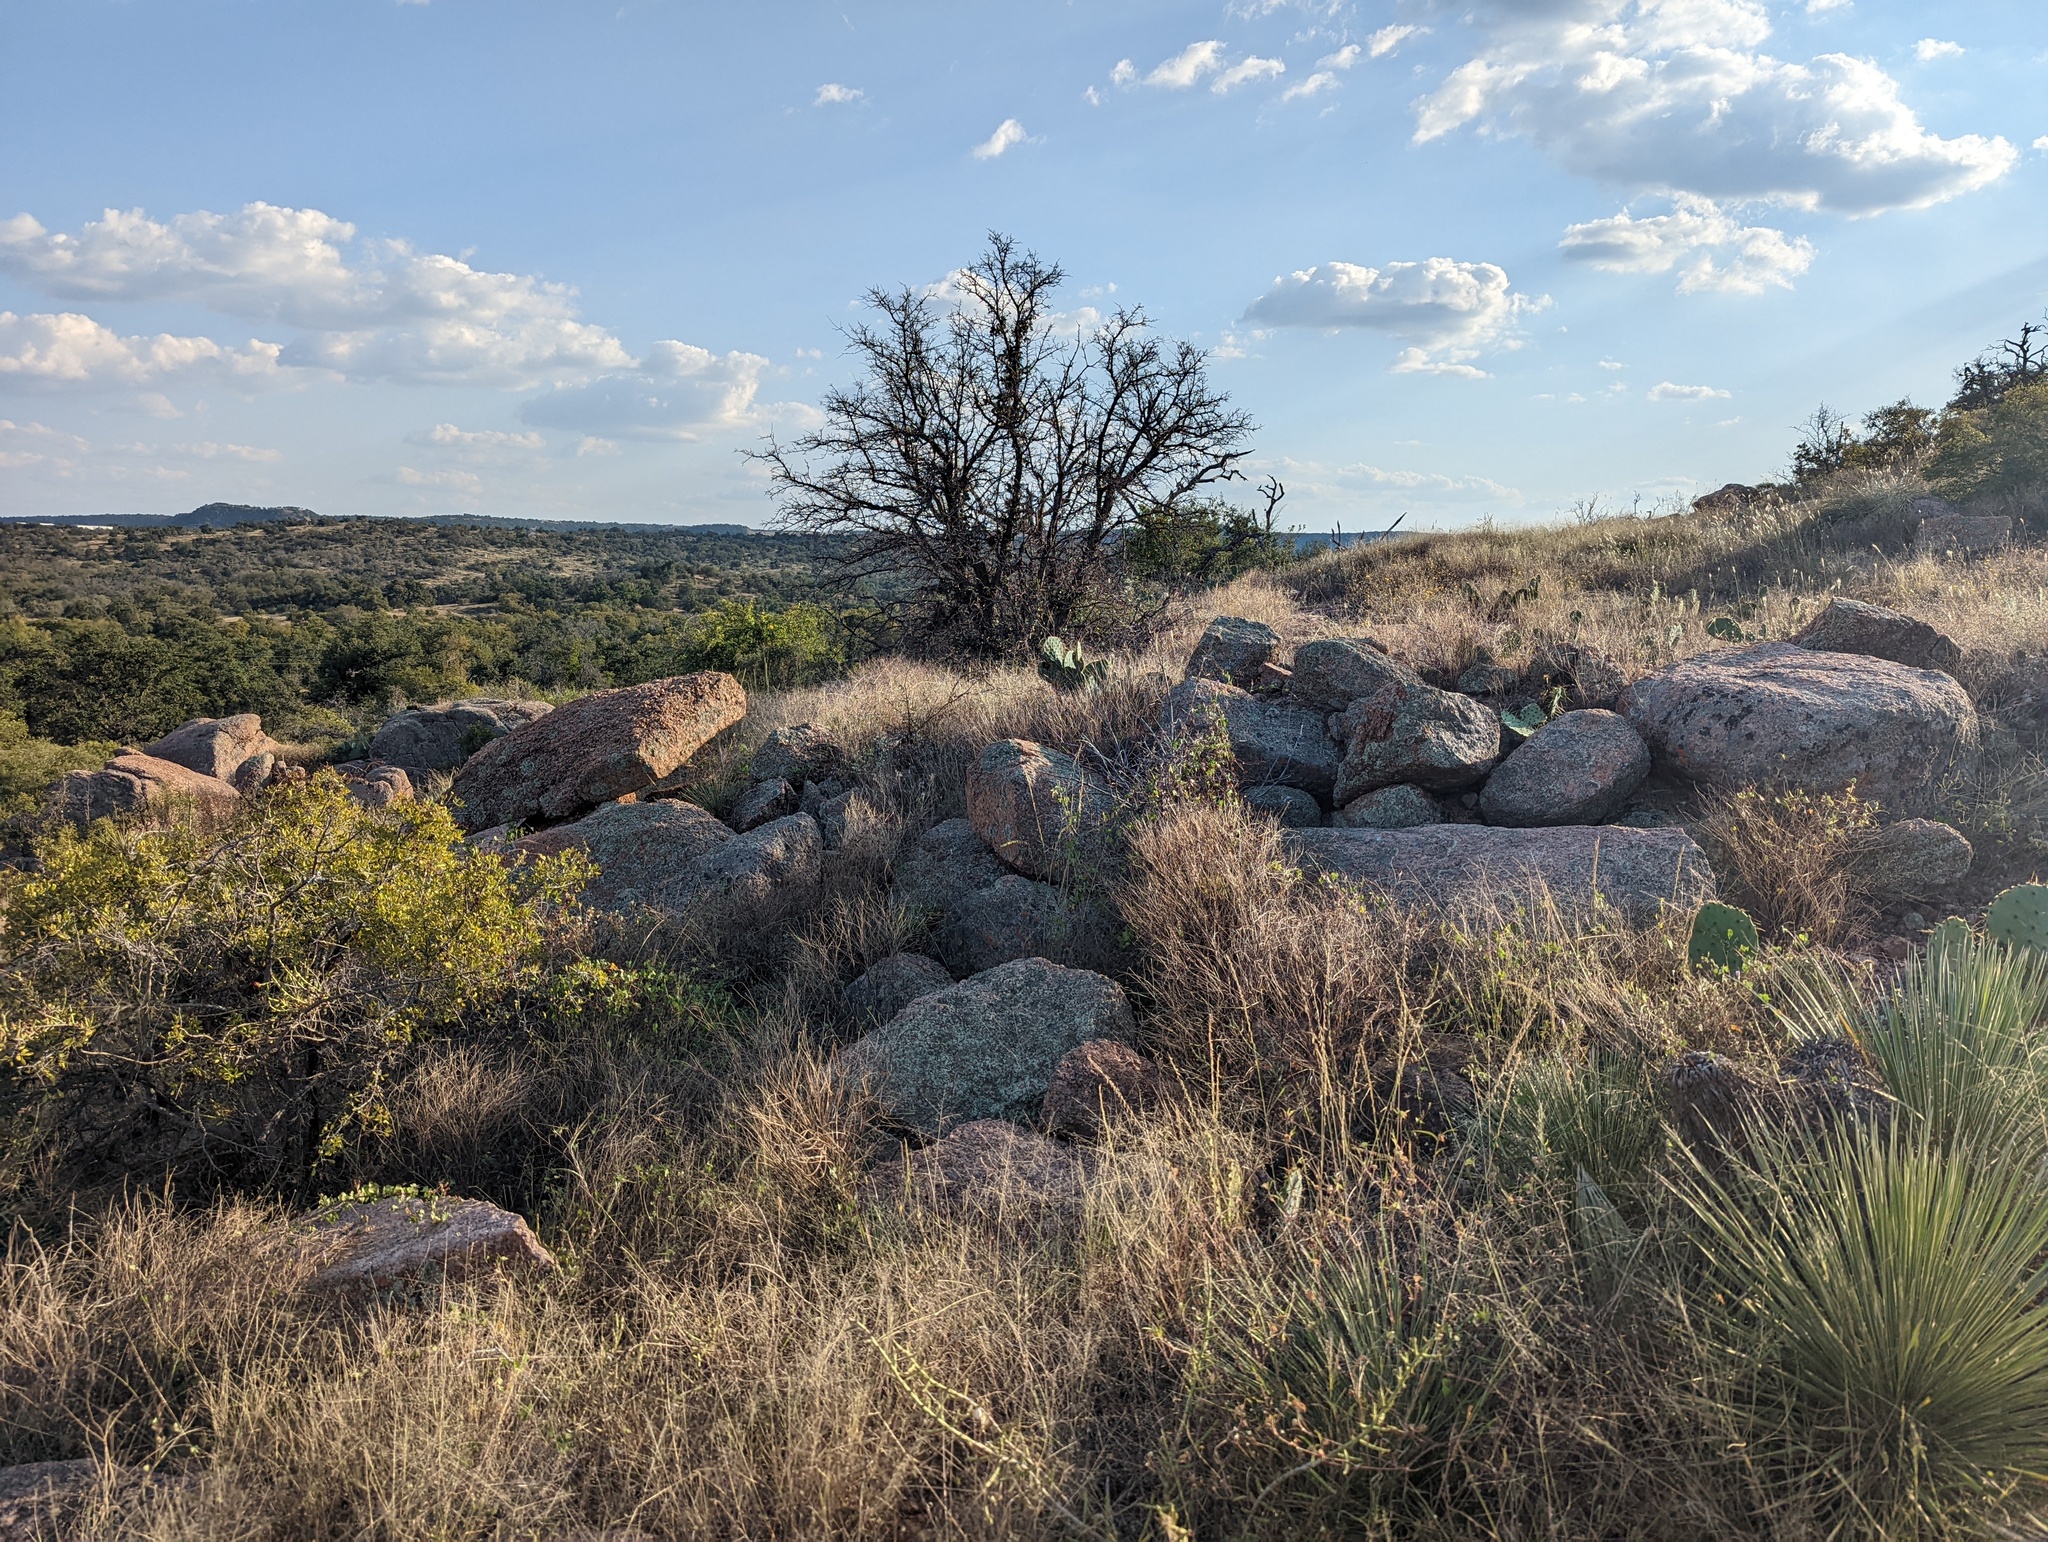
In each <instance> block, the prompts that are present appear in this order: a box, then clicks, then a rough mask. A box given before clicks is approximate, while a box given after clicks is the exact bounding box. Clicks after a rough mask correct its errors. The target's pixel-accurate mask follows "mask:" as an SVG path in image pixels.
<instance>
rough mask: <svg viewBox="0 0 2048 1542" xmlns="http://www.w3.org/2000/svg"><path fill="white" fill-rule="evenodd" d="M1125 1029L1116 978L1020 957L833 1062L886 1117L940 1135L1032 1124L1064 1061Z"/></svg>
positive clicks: (904, 1014) (918, 1007) (906, 1013)
mask: <svg viewBox="0 0 2048 1542" xmlns="http://www.w3.org/2000/svg"><path fill="white" fill-rule="evenodd" d="M1131 1032H1132V1022H1131V1008H1130V1003H1129V1002H1127V1001H1126V1000H1125V999H1124V993H1123V988H1122V987H1121V986H1119V985H1117V984H1116V983H1115V982H1114V981H1113V980H1107V979H1104V978H1103V977H1102V976H1101V975H1099V974H1090V973H1089V972H1088V971H1086V970H1083V969H1064V968H1062V967H1060V966H1059V965H1057V964H1050V963H1047V962H1046V961H1045V960H1043V959H1036V958H1029V959H1019V960H1018V961H1017V962H1015V963H1010V964H1003V965H1000V966H999V967H997V968H994V969H991V970H988V971H987V972H986V973H984V974H978V975H975V976H973V977H972V978H971V979H967V980H963V981H961V982H960V983H959V984H958V985H954V986H951V987H949V988H948V989H946V990H942V991H936V992H934V993H933V994H931V995H929V996H922V997H919V998H918V999H917V1000H915V1001H913V1002H911V1003H910V1005H909V1006H907V1007H905V1008H904V1009H903V1010H902V1011H901V1012H899V1013H897V1014H896V1016H895V1017H894V1018H892V1019H891V1020H890V1021H889V1022H888V1023H886V1024H884V1025H883V1026H882V1027H880V1028H877V1029H876V1030H875V1031H874V1032H872V1033H870V1034H868V1035H866V1036H865V1037H864V1038H862V1039H860V1040H859V1041H858V1042H857V1043H854V1044H851V1045H849V1046H848V1047H847V1048H845V1049H842V1050H841V1051H840V1052H839V1053H838V1055H836V1056H835V1057H834V1061H833V1063H834V1065H835V1067H836V1068H837V1070H838V1073H839V1074H840V1075H841V1076H843V1077H845V1078H847V1079H848V1080H850V1081H864V1082H865V1083H866V1084H867V1085H868V1087H869V1089H870V1090H871V1091H872V1092H873V1093H874V1095H875V1096H876V1097H877V1098H878V1099H879V1100H880V1101H881V1103H882V1104H883V1106H884V1107H885V1108H886V1109H887V1110H888V1111H889V1113H890V1115H891V1116H892V1117H893V1118H895V1119H896V1120H898V1121H900V1122H901V1123H902V1124H904V1125H907V1126H909V1127H910V1128H912V1129H915V1130H918V1131H920V1132H922V1133H923V1134H925V1135H937V1134H940V1133H941V1132H943V1131H944V1130H946V1129H949V1128H951V1127H952V1126H954V1125H956V1124H959V1123H962V1122H965V1121H969V1120H974V1119H1010V1120H1028V1119H1030V1118H1031V1117H1032V1116H1033V1115H1035V1114H1036V1113H1037V1112H1038V1110H1039V1108H1040V1106H1041V1105H1042V1104H1043V1103H1044V1101H1045V1094H1046V1090H1047V1089H1048V1088H1049V1087H1050V1086H1051V1084H1052V1074H1053V1071H1054V1069H1055V1068H1056V1067H1057V1066H1058V1065H1059V1063H1060V1057H1061V1056H1063V1055H1064V1054H1066V1052H1067V1051H1068V1050H1070V1049H1072V1048H1073V1047H1074V1046H1075V1045H1076V1044H1085V1043H1087V1042H1088V1041H1089V1040H1090V1039H1124V1040H1128V1039H1129V1038H1130V1037H1131Z"/></svg>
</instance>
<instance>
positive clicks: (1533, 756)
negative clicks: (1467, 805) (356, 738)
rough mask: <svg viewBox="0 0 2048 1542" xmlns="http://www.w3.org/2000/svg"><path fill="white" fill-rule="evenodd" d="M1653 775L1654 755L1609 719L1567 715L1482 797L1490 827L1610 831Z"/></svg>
mask: <svg viewBox="0 0 2048 1542" xmlns="http://www.w3.org/2000/svg"><path fill="white" fill-rule="evenodd" d="M1649 774H1650V747H1649V746H1648V745H1646V744H1644V743H1643V738H1642V735H1641V734H1639V733H1637V732H1636V731H1635V730H1634V729H1633V728H1631V727H1629V725H1628V720H1627V719H1626V718H1623V717H1620V716H1617V715H1616V714H1615V713H1612V712H1604V711H1599V710H1592V709H1589V710H1586V711H1580V712H1566V713H1563V714H1561V715H1560V716H1558V717H1554V718H1552V719H1551V720H1550V721H1549V722H1547V723H1545V724H1544V725H1543V726H1542V727H1541V728H1539V729H1537V730H1536V732H1535V733H1533V734H1531V735H1530V736H1529V737H1528V738H1527V739H1526V740H1524V741H1523V743H1522V744H1521V745H1519V746H1518V747H1517V748H1516V749H1515V750H1514V751H1513V753H1511V754H1510V755H1509V756H1508V757H1507V758H1506V759H1505V760H1503V761H1502V762H1501V763H1500V764H1499V765H1498V766H1496V767H1495V768H1494V771H1493V775H1491V776H1490V777H1488V778H1487V779H1486V786H1485V787H1484V788H1482V789H1481V790H1480V793H1479V812H1480V813H1481V814H1482V815H1483V816H1484V817H1485V819H1486V822H1487V823H1488V824H1490V825H1510V826H1518V827H1528V826H1532V825H1598V824H1605V823H1606V822H1607V821H1608V820H1609V819H1611V818H1612V817H1613V816H1614V815H1615V814H1617V813H1619V812H1620V810H1621V809H1622V807H1623V805H1625V804H1626V803H1627V802H1628V800H1629V798H1630V797H1631V796H1632V795H1633V794H1634V792H1635V790H1636V789H1637V788H1638V787H1640V786H1642V784H1643V780H1644V778H1646V777H1647V776H1649Z"/></svg>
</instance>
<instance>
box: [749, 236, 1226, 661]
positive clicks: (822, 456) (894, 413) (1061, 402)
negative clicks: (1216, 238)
mask: <svg viewBox="0 0 2048 1542" xmlns="http://www.w3.org/2000/svg"><path fill="white" fill-rule="evenodd" d="M1063 276H1064V275H1063V274H1062V273H1061V270H1060V269H1059V268H1058V266H1056V265H1054V264H1051V263H1046V262H1042V261H1040V260H1039V259H1038V258H1037V257H1036V256H1035V255H1033V254H1032V253H1030V252H1020V251H1019V250H1018V248H1017V246H1016V244H1015V243H1014V242H1013V241H1011V240H1010V239H1009V238H1008V237H1006V236H1002V235H991V236H990V237H989V245H988V250H987V251H986V252H985V253H984V254H983V255H982V257H981V258H980V260H979V261H977V262H976V263H975V264H974V266H973V267H971V268H969V269H966V270H965V271H964V272H962V273H960V274H958V275H956V279H955V282H954V284H953V285H952V286H950V292H947V293H943V294H940V293H933V292H931V291H919V290H913V289H902V290H898V291H894V292H889V291H884V290H874V291H871V292H870V293H869V295H868V301H869V304H870V305H872V306H873V308H874V309H875V310H876V311H877V312H878V313H879V316H880V319H879V321H878V322H876V323H875V324H873V325H860V326H856V327H854V328H853V329H852V330H851V332H850V333H849V334H848V340H849V342H850V344H851V347H852V351H853V353H854V354H855V356H856V357H857V358H858V359H859V360H860V362H861V364H862V366H863V369H864V378H862V379H861V380H860V382H859V383H858V384H856V385H853V386H849V387H845V388H835V389H833V390H831V391H829V392H828V393H827V394H826V396H825V398H824V401H823V403H822V404H821V405H822V407H823V411H824V416H825V423H824V426H823V427H821V428H819V429H817V430H815V431H814V432H811V433H807V434H804V435H802V436H801V437H799V438H797V439H796V440H794V441H793V442H791V443H789V444H783V443H781V442H779V441H776V440H774V439H771V440H770V441H769V446H768V448H767V449H766V450H764V451H760V452H758V458H759V459H760V460H762V461H763V462H765V463H766V465H767V467H768V471H769V474H770V476H771V477H772V478H773V482H774V487H773V495H774V496H775V498H776V499H777V501H778V502H779V504H780V505H781V507H780V511H779V521H780V523H781V524H782V525H783V526H784V527H785V528H788V529H792V530H799V531H803V532H806V533H810V534H818V535H834V536H845V537H850V538H851V545H850V551H849V557H848V563H849V567H850V568H851V569H852V570H853V571H856V572H860V573H866V574H880V575H887V576H888V577H889V578H890V579H891V580H893V582H892V584H891V585H890V587H891V588H893V589H894V590H895V591H896V593H897V594H899V595H900V596H902V599H903V603H905V604H906V605H907V607H908V609H909V612H910V616H909V618H908V619H912V620H914V621H915V622H916V623H917V625H918V628H919V632H920V634H921V635H922V637H923V638H924V640H925V641H926V642H927V643H929V644H930V645H932V646H936V647H940V648H945V649H950V650H957V651H962V652H970V653H980V654H1010V653H1018V652H1021V651H1024V650H1025V649H1028V648H1030V647H1032V646H1034V645H1035V643H1036V641H1037V640H1038V639H1039V638H1041V637H1043V636H1044V635H1046V634H1047V633H1062V634H1070V633H1072V632H1074V631H1077V630H1080V631H1086V630H1089V629H1091V628H1093V627H1095V626H1097V625H1098V624H1100V623H1101V622H1102V621H1103V620H1104V618H1105V617H1106V616H1107V615H1108V614H1109V611H1110V609H1111V606H1112V603H1113V602H1112V598H1111V596H1110V595H1109V594H1108V593H1107V590H1108V589H1109V588H1110V587H1113V585H1112V584H1111V583H1110V581H1111V580H1112V578H1113V574H1114V568H1115V554H1116V546H1117V543H1118V541H1119V539H1120V537H1121V536H1122V534H1123V533H1124V532H1125V531H1127V530H1129V529H1130V528H1131V527H1132V526H1133V525H1134V524H1135V523H1136V522H1137V520H1138V518H1139V516H1140V515H1141V514H1143V513H1156V511H1158V510H1161V509H1168V510H1170V509H1173V508H1175V507H1177V506H1179V505H1180V504H1182V503H1184V502H1185V501H1187V500H1189V499H1191V498H1194V497H1195V496H1196V495H1197V494H1198V493H1199V491H1200V490H1201V489H1202V488H1203V487H1205V486H1208V485H1210V484H1212V483H1217V482H1223V481H1229V480H1234V479H1235V478H1237V477H1238V476H1239V475H1240V474H1241V473H1240V472H1239V470H1238V463H1239V462H1240V461H1241V460H1243V459H1244V457H1245V456H1246V455H1247V454H1249V453H1250V452H1249V449H1248V447H1247V441H1248V439H1249V437H1250V434H1251V432H1252V423H1251V419H1250V418H1249V417H1248V416H1247V415H1246V414H1244V413H1242V412H1238V411H1234V410H1232V409H1231V407H1230V405H1229V398H1228V397H1227V396H1225V395H1224V394H1223V393H1222V392H1220V391H1217V390H1214V389H1212V388H1211V386H1210V385H1209V382H1208V378H1207V372H1206V361H1205V358H1204V356H1203V354H1202V352H1201V350H1199V349H1197V348H1194V347H1192V346H1191V345H1189V344H1187V343H1176V342H1171V341H1167V340H1164V339H1161V338H1159V337H1157V336H1156V335H1154V334H1153V332H1152V331H1151V328H1150V326H1149V324H1148V322H1147V321H1146V318H1145V315H1144V313H1143V312H1142V311H1140V310H1135V309H1119V310H1117V311H1115V312H1113V313H1112V314H1110V315H1109V316H1107V317H1106V318H1101V319H1099V320H1095V321H1093V322H1092V323H1090V324H1087V325H1076V324H1075V323H1074V322H1073V320H1072V319H1071V318H1067V317H1062V316H1061V315H1059V314H1058V313H1057V312H1056V311H1054V310H1053V308H1052V303H1051V302H1052V295H1053V292H1054V291H1055V290H1056V289H1057V288H1058V287H1059V284H1060V282H1061V279H1062V278H1063Z"/></svg>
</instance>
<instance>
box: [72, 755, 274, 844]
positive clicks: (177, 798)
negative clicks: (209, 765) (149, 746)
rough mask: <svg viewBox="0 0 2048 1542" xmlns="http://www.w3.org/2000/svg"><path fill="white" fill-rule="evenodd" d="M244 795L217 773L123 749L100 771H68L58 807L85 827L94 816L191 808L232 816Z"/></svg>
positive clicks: (213, 818)
mask: <svg viewBox="0 0 2048 1542" xmlns="http://www.w3.org/2000/svg"><path fill="white" fill-rule="evenodd" d="M240 801H241V795H240V794H238V793H237V792H236V791H235V789H234V788H233V787H231V786H229V785H228V784H227V783H226V782H223V781H221V780H220V779H219V778H217V777H211V776H204V775H202V774H200V773H199V772H197V771H193V770H190V769H188V768H187V767H185V766H181V765H179V764H177V763H176V762H175V761H170V760H159V759H157V758H156V757H155V756H154V755H145V754H143V753H142V752H141V751H140V750H123V751H122V752H121V753H120V754H118V755H116V756H115V757H114V758H113V759H112V760H110V761H108V762H107V763H106V765H105V766H103V767H101V768H100V769H99V770H97V771H67V772H66V773H65V774H64V779H63V780H62V781H61V782H59V783H58V784H57V791H56V797H55V802H54V804H53V809H54V812H55V813H56V814H57V816H58V817H59V818H60V819H64V820H67V821H69V822H70V823H72V824H75V825H77V826H79V827H80V828H83V827H84V826H86V825H88V824H91V823H92V821H94V820H95V819H107V818H110V817H114V816H128V815H138V814H145V813H146V814H154V815H165V814H171V813H175V812H190V813H191V814H193V815H194V816H195V817H197V818H198V819H199V820H200V821H201V822H202V823H206V824H214V823H218V822H220V821H222V820H225V819H228V818H231V817H232V816H233V814H234V812H235V808H236V806H237V804H239V803H240Z"/></svg>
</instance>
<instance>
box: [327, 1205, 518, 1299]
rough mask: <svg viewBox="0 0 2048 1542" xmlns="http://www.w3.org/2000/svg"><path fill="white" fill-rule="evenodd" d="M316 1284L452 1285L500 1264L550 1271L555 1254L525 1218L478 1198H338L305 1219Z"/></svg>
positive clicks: (376, 1287)
mask: <svg viewBox="0 0 2048 1542" xmlns="http://www.w3.org/2000/svg"><path fill="white" fill-rule="evenodd" d="M306 1235H307V1247H308V1248H309V1250H311V1251H312V1252H313V1253H314V1254H315V1255H316V1257H317V1259H318V1262H319V1271H318V1272H317V1273H316V1274H314V1276H313V1278H312V1280H311V1282H310V1283H311V1287H312V1288H313V1289H315V1290H332V1291H341V1292H349V1293H356V1292H360V1293H364V1294H370V1293H374V1292H376V1291H381V1290H388V1289H390V1288H391V1287H392V1286H394V1285H399V1284H427V1283H433V1282H436V1281H443V1282H446V1283H448V1284H456V1283H458V1282H460V1281H462V1280H466V1279H471V1278H474V1277H475V1276H477V1275H480V1274H489V1273H492V1272H494V1271H496V1270H499V1269H508V1270H518V1271H524V1270H540V1271H543V1272H546V1271H552V1270H553V1269H554V1268H555V1259H554V1255H553V1254H551V1253H550V1252H548V1250H547V1249H546V1248H544V1247H542V1246H541V1244H540V1239H539V1238H537V1237H535V1236H534V1234H533V1228H532V1227H530V1226H528V1225H527V1224H526V1222H525V1220H524V1219H522V1218H521V1217H519V1216H516V1215H514V1214H512V1213H511V1212H510V1211H508V1210H500V1209H499V1208H498V1207H497V1206H496V1205H492V1204H486V1203H485V1202H484V1201H482V1200H480V1199H456V1198H454V1197H453V1196H448V1195H435V1196H431V1197H428V1198H424V1199H420V1198H411V1197H403V1198H397V1199H379V1200H355V1201H342V1202H339V1203H336V1204H332V1205H329V1206H327V1207H326V1208H325V1209H323V1210H320V1211H318V1212H317V1213H316V1214H315V1215H314V1216H313V1218H312V1220H311V1221H310V1223H309V1224H308V1225H307V1228H306Z"/></svg>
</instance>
